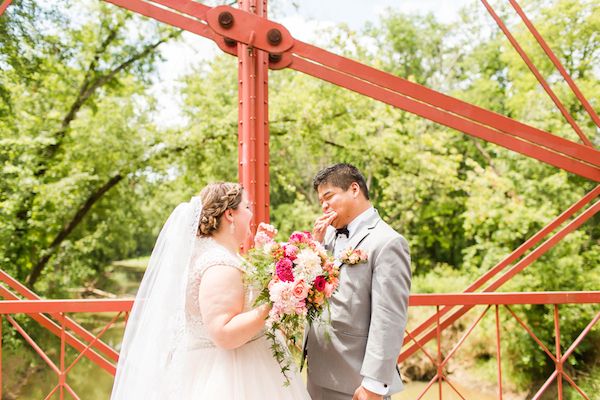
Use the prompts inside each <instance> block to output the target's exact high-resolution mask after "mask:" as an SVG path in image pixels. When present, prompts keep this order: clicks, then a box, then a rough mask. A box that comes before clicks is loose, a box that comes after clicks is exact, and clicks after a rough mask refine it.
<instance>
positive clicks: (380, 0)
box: [152, 0, 478, 126]
mask: <svg viewBox="0 0 600 400" xmlns="http://www.w3.org/2000/svg"><path fill="white" fill-rule="evenodd" d="M476 2H478V0H361V1H359V0H296V1H294V3H296V4H297V5H298V7H297V8H295V7H293V6H291V5H289V6H288V5H286V1H285V0H282V1H280V2H279V4H281V5H280V6H279V9H278V10H277V14H278V15H277V17H276V18H275V19H276V20H277V22H279V23H281V24H282V25H284V26H285V27H286V28H287V29H288V30H289V31H290V33H291V34H292V36H293V37H294V38H296V39H299V40H302V41H305V42H309V43H311V42H314V41H315V39H316V32H318V30H319V29H320V28H327V27H330V26H334V25H337V24H340V23H345V24H347V25H348V26H349V27H350V28H352V29H356V30H360V29H361V28H362V27H363V26H364V25H365V23H366V22H367V21H371V22H376V21H377V20H378V19H379V16H380V15H381V14H382V13H384V12H385V10H386V9H389V8H391V9H394V10H397V11H401V12H407V13H423V14H425V13H429V12H431V13H433V14H434V15H435V16H436V18H437V19H438V20H439V21H441V22H446V23H447V22H452V21H455V20H456V19H457V18H458V11H459V10H460V9H461V8H463V7H464V6H467V5H470V4H472V3H476ZM287 3H288V4H291V3H292V2H291V1H287ZM161 51H162V54H163V56H164V57H165V61H164V62H162V63H161V64H160V65H159V68H158V77H157V79H156V83H155V84H154V86H153V88H152V92H153V93H154V94H155V95H156V96H157V97H158V98H159V99H162V101H161V102H160V104H159V113H158V114H157V118H156V121H157V123H159V124H162V122H161V121H164V123H165V124H168V125H170V126H172V125H173V123H183V119H182V117H181V115H180V114H179V107H180V105H179V103H178V99H179V96H178V95H177V92H178V83H177V80H178V78H179V77H181V76H182V75H185V74H189V73H190V72H191V71H192V67H193V66H194V65H196V64H198V63H199V62H200V61H201V60H206V59H210V58H212V57H214V56H215V55H216V54H218V53H219V52H220V51H221V50H219V49H218V48H217V46H216V45H215V44H214V42H212V41H211V40H209V39H205V38H203V37H199V36H196V35H193V34H190V33H188V32H186V33H185V34H184V36H183V40H182V41H180V42H177V43H168V44H166V45H163V46H162V49H161Z"/></svg>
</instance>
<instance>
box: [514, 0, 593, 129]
mask: <svg viewBox="0 0 600 400" xmlns="http://www.w3.org/2000/svg"><path fill="white" fill-rule="evenodd" d="M508 1H509V2H510V4H511V5H512V6H513V8H514V9H515V11H516V12H517V14H519V17H521V19H522V20H523V23H525V26H527V29H529V32H531V34H532V35H533V37H534V38H535V40H537V42H538V44H539V45H540V47H541V48H542V49H543V50H544V52H545V53H546V55H547V56H548V58H549V59H550V60H551V61H552V64H554V66H555V67H556V69H557V70H558V71H559V72H560V74H561V75H562V77H563V78H564V80H565V81H566V82H567V84H568V85H569V87H570V88H571V90H572V91H573V93H574V94H575V96H576V97H577V98H578V99H579V101H580V102H581V104H582V105H583V108H585V110H586V111H587V113H588V114H589V116H590V117H591V118H592V120H593V121H594V123H595V124H596V126H597V127H599V128H600V117H598V114H596V112H595V111H594V109H593V108H592V106H591V104H590V103H589V102H588V101H587V99H586V98H585V96H584V95H583V93H581V90H579V87H577V85H576V84H575V82H574V81H573V79H572V78H571V76H570V75H569V73H568V72H567V70H566V69H565V67H564V66H563V65H562V63H561V62H560V60H559V59H558V57H556V55H555V54H554V52H553V51H552V49H551V48H550V46H548V43H546V41H545V40H544V38H543V37H542V35H540V33H539V32H538V30H537V29H536V28H535V26H533V24H532V23H531V21H530V20H529V18H527V15H526V14H525V12H524V11H523V9H522V8H521V7H520V6H519V4H518V3H517V2H516V1H515V0H508Z"/></svg>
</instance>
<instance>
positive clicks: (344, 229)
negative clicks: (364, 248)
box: [335, 226, 350, 237]
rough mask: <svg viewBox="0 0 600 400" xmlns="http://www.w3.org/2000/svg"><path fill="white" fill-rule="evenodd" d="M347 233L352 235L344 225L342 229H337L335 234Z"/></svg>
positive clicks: (348, 235) (347, 235)
mask: <svg viewBox="0 0 600 400" xmlns="http://www.w3.org/2000/svg"><path fill="white" fill-rule="evenodd" d="M340 235H346V237H350V232H349V231H348V227H347V226H344V227H342V228H340V229H336V230H335V236H336V237H337V236H340Z"/></svg>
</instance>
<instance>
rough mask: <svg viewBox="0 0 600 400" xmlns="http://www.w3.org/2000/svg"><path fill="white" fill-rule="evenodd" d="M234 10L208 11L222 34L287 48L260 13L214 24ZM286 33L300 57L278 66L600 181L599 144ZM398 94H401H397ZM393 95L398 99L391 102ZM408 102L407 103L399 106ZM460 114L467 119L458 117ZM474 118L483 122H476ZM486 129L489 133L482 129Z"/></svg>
mask: <svg viewBox="0 0 600 400" xmlns="http://www.w3.org/2000/svg"><path fill="white" fill-rule="evenodd" d="M230 9H231V8H230V7H226V6H221V7H216V8H215V9H213V10H210V11H209V12H208V13H207V15H208V23H209V25H210V26H211V28H213V30H214V31H215V33H216V34H217V35H225V34H226V35H228V36H229V37H231V38H233V39H235V40H237V41H239V42H242V43H250V41H252V42H253V44H254V46H255V47H258V48H261V49H263V50H265V51H269V52H271V53H277V52H278V51H281V48H276V47H273V46H269V45H268V44H265V40H264V38H263V37H262V35H259V34H258V33H257V32H258V31H255V30H253V29H256V27H257V26H258V27H260V28H261V30H260V32H264V31H265V30H266V29H267V28H268V27H272V28H277V29H282V27H281V26H280V25H278V24H275V23H273V22H271V21H268V20H264V19H263V20H261V19H260V18H259V17H256V16H254V17H252V16H244V18H242V16H241V15H240V14H239V13H240V11H239V10H238V13H237V14H236V13H235V12H232V15H234V16H236V17H237V16H238V15H240V16H239V18H238V19H235V24H234V25H233V27H232V28H230V29H228V30H224V29H222V28H221V27H219V26H218V24H215V23H214V20H215V19H216V16H215V15H216V14H217V13H219V12H225V11H228V10H230ZM231 10H233V9H231ZM248 32H252V33H251V34H250V36H248ZM281 32H282V35H283V37H284V41H283V42H285V43H286V46H283V47H284V48H286V47H287V43H288V42H292V43H293V47H292V48H291V50H289V51H288V50H284V52H286V51H287V52H292V53H293V54H294V55H295V56H292V57H291V58H290V57H288V58H286V57H283V60H284V61H281V62H279V63H271V67H272V68H281V67H287V66H289V67H290V68H292V69H296V70H299V71H301V72H304V73H308V74H310V75H312V76H314V77H317V78H320V79H323V80H327V81H329V82H332V83H335V84H336V85H339V86H342V87H345V88H347V89H350V90H354V91H357V92H359V93H361V94H364V95H367V96H369V97H372V98H375V99H377V100H380V101H383V102H386V103H388V104H392V105H394V106H396V107H399V108H402V109H406V110H407V111H410V112H413V113H415V114H417V115H420V116H423V117H424V118H427V119H430V120H433V121H435V122H438V123H441V124H443V125H446V126H450V127H452V128H454V129H458V130H460V131H463V132H465V133H468V134H471V135H474V136H477V137H482V138H484V139H485V140H489V141H492V142H494V143H497V144H500V145H502V146H504V147H507V148H509V149H511V150H513V151H517V152H520V153H522V154H525V155H527V156H530V157H533V158H537V159H539V160H540V161H544V162H546V163H549V164H551V165H554V166H557V167H559V168H563V169H566V170H568V171H570V172H573V173H576V174H579V175H582V176H585V177H586V178H588V179H592V180H595V181H600V168H598V167H599V166H600V152H599V151H597V150H595V149H593V148H590V147H588V146H583V145H580V144H578V143H575V142H572V141H569V140H567V139H563V138H560V137H558V136H555V135H552V134H549V133H547V132H544V131H542V130H539V129H536V128H533V127H530V126H528V125H526V124H523V123H520V122H517V121H514V120H512V119H510V118H508V117H504V116H502V115H500V114H496V113H493V112H491V111H489V110H485V109H483V108H480V107H476V106H473V105H471V104H468V103H466V102H463V101H461V100H457V99H454V98H452V97H450V96H446V95H444V94H442V93H439V92H436V91H434V90H431V89H428V88H426V87H424V86H421V85H418V84H414V83H412V82H409V81H406V80H403V79H401V78H398V77H396V76H394V75H391V74H387V73H385V72H382V71H379V70H376V69H374V68H371V67H368V66H366V65H363V64H360V63H358V62H356V61H352V60H350V59H347V58H344V57H341V56H337V55H335V54H333V53H330V52H327V51H325V50H323V49H319V48H317V47H315V46H311V45H308V44H306V43H303V42H301V41H298V40H296V41H294V39H293V38H292V37H291V35H289V34H288V33H287V31H283V30H282V31H281ZM288 35H289V36H288ZM288 55H289V54H288ZM301 57H302V58H301ZM309 60H310V61H309ZM284 62H285V63H286V64H285V65H280V64H281V63H284ZM341 71H343V72H341ZM394 92H396V93H394ZM398 94H400V95H402V96H405V97H401V98H400V99H401V100H398V97H397V95H398ZM394 95H396V97H395V98H394ZM390 97H392V99H391V100H390ZM407 97H410V99H407ZM412 99H414V100H412ZM407 100H412V101H413V104H412V105H410V104H409V105H407V104H406V103H407ZM402 101H403V103H404V104H399V102H402ZM427 106H429V110H427V112H424V111H423V109H424V108H426V107H427ZM418 110H420V112H419V111H418ZM436 112H437V116H436V117H432V115H431V114H436ZM457 116H460V117H462V118H459V119H458V120H457V119H456V118H457ZM472 121H475V122H477V123H476V124H474V123H473V122H472ZM482 131H483V133H481V132H482ZM499 131H501V132H503V133H505V134H507V135H506V136H507V137H500V138H498V137H499V136H501V135H499ZM478 132H479V134H478ZM518 139H520V140H518ZM534 144H535V145H534ZM548 149H551V150H552V151H549V150H548ZM588 164H591V165H588Z"/></svg>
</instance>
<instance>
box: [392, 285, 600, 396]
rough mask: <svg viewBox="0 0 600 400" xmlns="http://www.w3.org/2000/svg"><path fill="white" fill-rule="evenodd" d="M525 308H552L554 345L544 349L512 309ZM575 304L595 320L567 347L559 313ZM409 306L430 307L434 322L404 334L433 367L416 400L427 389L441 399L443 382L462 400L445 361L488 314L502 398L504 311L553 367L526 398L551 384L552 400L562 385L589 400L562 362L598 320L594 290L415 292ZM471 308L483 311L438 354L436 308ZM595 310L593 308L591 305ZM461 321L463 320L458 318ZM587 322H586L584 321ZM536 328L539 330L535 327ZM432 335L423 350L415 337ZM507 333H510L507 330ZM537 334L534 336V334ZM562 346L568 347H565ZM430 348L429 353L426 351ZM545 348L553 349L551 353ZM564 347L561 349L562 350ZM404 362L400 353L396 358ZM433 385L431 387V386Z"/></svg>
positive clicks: (599, 298)
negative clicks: (432, 342) (426, 328)
mask: <svg viewBox="0 0 600 400" xmlns="http://www.w3.org/2000/svg"><path fill="white" fill-rule="evenodd" d="M531 304H543V305H547V306H550V307H551V309H552V310H553V327H552V328H553V331H554V346H547V345H546V344H545V343H544V342H543V341H542V340H540V338H539V337H538V335H536V333H535V329H532V328H531V327H530V326H528V325H527V324H526V322H525V321H524V319H523V318H521V317H519V316H518V314H517V313H516V312H515V311H514V310H513V308H514V307H513V306H515V305H531ZM576 304H579V305H580V304H592V305H594V306H593V307H594V308H595V309H597V313H596V314H595V316H594V317H593V318H592V319H591V320H590V321H589V323H587V325H586V327H585V328H584V329H583V330H582V331H581V332H580V333H579V335H578V336H577V338H576V339H575V340H574V341H573V342H572V343H563V341H562V339H561V327H560V309H561V307H563V306H566V305H576ZM409 305H410V307H411V309H414V308H416V307H425V306H430V307H434V308H435V314H434V315H435V316H436V321H435V324H434V326H433V327H432V328H431V329H430V331H425V332H419V333H418V334H413V333H412V332H411V331H410V330H407V331H406V336H407V337H408V339H409V341H410V342H411V343H410V345H413V343H414V344H416V345H417V346H418V348H419V350H420V351H421V352H422V353H423V354H424V355H425V357H426V359H429V360H430V361H431V363H432V365H433V366H434V368H435V370H436V373H435V376H434V377H433V378H432V379H431V380H430V381H429V382H428V384H427V386H426V387H425V388H424V389H423V391H422V392H421V393H420V394H419V396H418V397H417V400H418V399H421V398H423V397H424V396H425V394H426V393H427V392H429V391H430V390H435V389H434V387H435V386H437V391H438V398H439V399H440V400H441V399H442V398H443V390H442V388H443V386H444V384H445V385H447V386H449V387H450V389H451V391H453V392H454V395H455V397H456V396H458V397H459V398H461V399H465V397H464V396H463V394H462V393H461V392H460V389H459V387H458V385H456V384H455V383H454V382H453V381H452V379H451V378H450V377H449V376H448V375H449V374H448V373H447V367H448V363H449V361H450V360H451V359H452V358H453V357H454V356H455V355H456V353H457V351H458V350H459V349H460V347H461V346H462V345H463V344H464V342H465V341H466V339H467V338H468V337H469V336H470V335H471V334H472V332H473V331H474V329H475V328H476V327H477V326H478V325H480V323H481V321H482V319H483V318H484V317H485V316H486V315H487V314H490V313H493V315H494V316H493V318H495V321H494V322H495V324H494V326H495V338H496V340H495V342H496V343H495V347H496V369H497V396H498V397H497V398H498V399H502V398H503V394H504V393H503V379H502V376H503V369H502V346H501V344H502V341H501V339H502V337H503V335H506V330H505V329H503V325H504V324H503V322H502V320H501V316H500V312H501V311H502V312H505V313H507V316H508V318H511V319H514V321H516V323H517V324H516V325H517V326H518V327H520V328H521V329H523V330H524V331H525V332H527V334H528V335H529V336H530V337H531V340H533V341H535V343H537V345H538V346H539V351H543V352H544V353H545V354H546V355H547V356H548V357H549V359H550V360H551V361H552V363H554V372H552V373H551V375H550V376H549V377H548V378H547V379H546V381H545V382H544V383H543V384H542V385H541V387H540V388H539V389H538V390H537V392H536V393H535V394H534V395H533V397H532V399H534V400H535V399H540V398H541V396H542V395H543V394H544V393H546V391H547V390H548V388H549V387H550V386H551V385H552V384H553V383H554V382H556V391H557V393H558V399H559V400H562V399H563V397H564V395H565V390H564V387H565V386H566V385H569V386H571V387H572V388H573V389H574V390H575V391H576V392H577V393H579V395H581V397H582V398H584V399H588V400H589V399H590V397H589V395H588V394H586V393H585V392H584V391H583V390H582V389H581V388H580V387H579V386H578V385H577V383H576V379H574V378H573V377H572V376H570V375H569V373H568V372H567V369H566V368H565V364H566V363H567V360H568V358H569V357H570V356H571V355H572V354H573V352H574V351H575V349H576V348H577V347H578V346H580V344H581V343H582V341H583V340H585V338H586V336H587V335H588V334H589V332H590V331H591V330H592V328H593V327H594V326H595V325H596V324H597V323H598V320H600V291H594V292H528V293H525V292H523V293H456V294H455V293H452V294H415V295H412V296H411V298H410V304H409ZM476 306H482V307H479V308H483V310H482V311H481V310H476V311H477V314H475V317H474V318H473V319H472V320H471V322H470V325H469V326H468V327H467V328H466V329H465V330H464V331H463V332H462V335H461V336H460V338H459V339H458V340H456V342H455V343H452V344H451V347H449V346H448V347H446V346H444V347H445V348H451V350H449V351H447V352H446V351H442V344H444V345H446V343H444V337H443V336H442V331H443V330H444V328H446V327H447V325H445V324H444V321H443V319H442V315H443V314H442V313H440V308H441V307H462V308H465V307H469V309H472V308H473V307H476ZM595 306H598V307H595ZM415 311H417V310H414V311H412V314H411V312H409V316H410V315H414V314H416V312H415ZM463 318H464V317H463ZM586 322H587V321H586ZM536 329H539V327H536ZM431 333H433V336H434V340H435V346H429V347H427V346H425V345H424V344H421V343H422V341H421V340H419V336H426V335H429V336H431ZM511 333H513V332H511ZM538 334H539V332H538ZM410 345H409V344H408V343H406V344H405V349H404V351H406V350H407V349H406V348H407V347H408V348H410V347H409V346H410ZM566 346H568V347H566ZM432 347H433V349H432ZM549 347H554V349H553V350H551V349H550V348H549ZM565 348H566V350H565ZM401 359H405V357H403V355H402V353H401V355H400V357H399V360H401ZM436 383H437V385H436Z"/></svg>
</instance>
